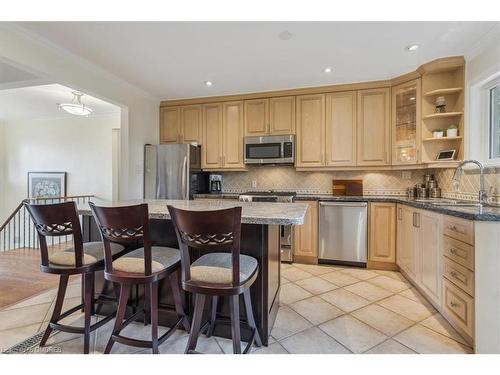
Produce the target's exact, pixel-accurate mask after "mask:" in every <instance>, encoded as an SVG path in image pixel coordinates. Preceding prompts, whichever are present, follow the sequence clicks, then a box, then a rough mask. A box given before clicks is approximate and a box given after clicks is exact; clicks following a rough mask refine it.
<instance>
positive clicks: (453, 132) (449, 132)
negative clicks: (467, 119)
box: [446, 125, 458, 138]
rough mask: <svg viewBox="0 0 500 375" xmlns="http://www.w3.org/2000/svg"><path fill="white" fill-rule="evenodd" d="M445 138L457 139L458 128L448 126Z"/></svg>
mask: <svg viewBox="0 0 500 375" xmlns="http://www.w3.org/2000/svg"><path fill="white" fill-rule="evenodd" d="M446 136H447V137H450V138H453V137H458V127H457V126H456V125H450V126H449V127H448V129H446Z"/></svg>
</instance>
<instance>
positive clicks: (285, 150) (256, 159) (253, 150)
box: [245, 135, 295, 164]
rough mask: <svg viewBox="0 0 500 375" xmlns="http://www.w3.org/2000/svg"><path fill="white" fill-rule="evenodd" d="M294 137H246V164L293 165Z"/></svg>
mask: <svg viewBox="0 0 500 375" xmlns="http://www.w3.org/2000/svg"><path fill="white" fill-rule="evenodd" d="M294 160H295V136H294V135H269V136H264V137H245V164H293V163H294Z"/></svg>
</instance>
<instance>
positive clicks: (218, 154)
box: [201, 103, 222, 169]
mask: <svg viewBox="0 0 500 375" xmlns="http://www.w3.org/2000/svg"><path fill="white" fill-rule="evenodd" d="M202 121H203V126H202V139H203V147H202V148H201V167H202V168H203V169H218V168H221V167H222V104H221V103H213V104H205V105H203V119H202Z"/></svg>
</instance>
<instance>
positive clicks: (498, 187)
mask: <svg viewBox="0 0 500 375" xmlns="http://www.w3.org/2000/svg"><path fill="white" fill-rule="evenodd" d="M454 172H455V170H454V169H436V170H434V176H435V178H436V180H437V181H438V185H439V187H441V190H442V195H443V196H444V197H446V198H455V199H466V200H478V192H479V170H478V169H477V168H474V169H464V170H463V173H462V176H461V178H460V184H459V185H458V186H455V183H454V182H453V180H452V177H453V173H454ZM484 184H485V189H486V193H487V194H488V202H489V203H491V204H495V205H500V168H486V170H485V174H484Z"/></svg>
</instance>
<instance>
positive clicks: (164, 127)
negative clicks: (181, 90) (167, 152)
mask: <svg viewBox="0 0 500 375" xmlns="http://www.w3.org/2000/svg"><path fill="white" fill-rule="evenodd" d="M180 123H181V113H180V108H179V107H162V108H160V143H167V144H168V143H179V142H180V138H179V130H180Z"/></svg>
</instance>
